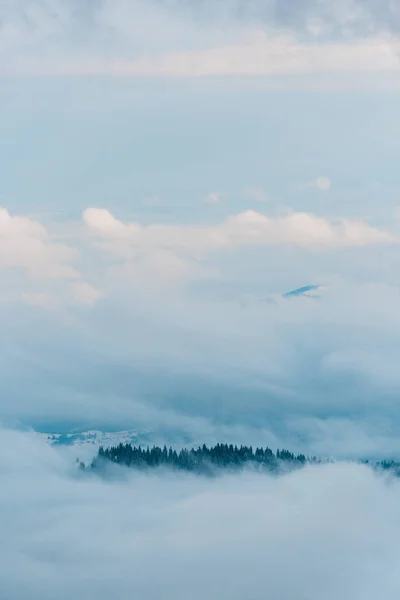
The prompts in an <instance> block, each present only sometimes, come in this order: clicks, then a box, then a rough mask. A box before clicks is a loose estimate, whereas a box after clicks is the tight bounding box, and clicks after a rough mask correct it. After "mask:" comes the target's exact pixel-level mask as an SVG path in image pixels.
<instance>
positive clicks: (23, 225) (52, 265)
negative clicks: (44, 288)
mask: <svg viewBox="0 0 400 600" xmlns="http://www.w3.org/2000/svg"><path fill="white" fill-rule="evenodd" d="M75 258H76V252H75V250H74V249H72V248H71V247H69V246H66V245H65V244H61V243H54V242H53V241H52V239H51V237H50V235H49V233H48V232H47V231H46V229H45V228H44V227H43V225H41V224H40V223H39V222H38V221H36V220H34V219H32V218H30V217H26V216H22V217H20V216H11V215H10V214H9V212H8V211H7V209H5V208H2V209H0V268H3V269H5V268H22V269H24V270H26V271H27V272H28V273H29V275H30V276H32V277H40V278H45V279H53V278H54V279H57V278H61V279H79V277H80V275H79V273H78V272H77V271H76V269H75V268H74V267H73V266H72V265H71V264H70V263H71V262H72V261H73V260H74V259H75Z"/></svg>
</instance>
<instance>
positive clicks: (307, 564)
mask: <svg viewBox="0 0 400 600" xmlns="http://www.w3.org/2000/svg"><path fill="white" fill-rule="evenodd" d="M0 438H1V439H0V442H1V443H0V452H1V471H0V485H1V489H2V500H1V504H2V510H1V514H0V523H1V531H2V540H3V543H2V550H1V561H0V564H1V566H0V594H1V596H2V597H3V598H7V600H25V599H28V598H32V599H33V598H41V599H43V600H45V599H47V598H49V599H50V598H54V597H57V598H60V600H63V599H64V598H65V599H67V598H71V597H85V598H91V597H96V598H99V599H103V598H104V599H106V598H110V597H115V598H118V599H120V600H124V599H125V598H126V599H127V598H132V597H134V596H140V597H141V598H143V599H147V598H148V599H154V598H163V599H166V600H169V599H171V600H172V599H175V600H180V599H181V598H182V600H183V599H186V598H188V597H190V598H193V599H194V600H197V599H199V600H202V599H204V598H205V597H207V598H210V599H214V598H215V599H216V600H217V599H220V598H221V597H230V598H233V599H236V598H237V599H238V600H239V599H242V598H252V599H254V600H257V599H260V600H261V599H262V598H265V596H266V595H268V596H271V597H274V598H277V599H279V600H292V599H293V598H307V599H310V600H314V599H315V600H317V599H321V598H324V599H327V600H330V599H332V600H337V598H343V599H344V600H350V599H351V600H358V599H360V600H369V599H371V600H373V599H375V598H376V597H382V598H385V600H390V599H391V598H393V599H394V598H395V597H397V590H398V585H399V577H398V564H399V558H400V556H399V551H398V544H397V540H398V536H399V533H400V530H399V528H400V520H399V499H400V487H399V483H398V481H397V480H390V479H386V478H384V477H383V476H379V475H377V474H375V473H373V472H372V471H371V470H370V469H369V468H367V467H365V466H360V465H356V464H345V463H343V464H336V465H325V466H314V467H308V468H305V469H304V470H301V471H299V472H295V473H291V474H287V475H284V476H281V477H277V478H275V477H270V476H267V475H255V474H249V473H243V474H240V475H233V476H230V475H228V476H222V477H219V478H216V479H212V480H210V479H207V478H203V477H198V476H197V477H196V476H193V477H192V476H183V475H182V476H181V475H177V474H172V473H162V472H160V473H155V474H152V475H143V474H141V475H138V474H135V473H131V472H129V471H126V472H124V471H121V474H120V476H119V477H117V478H115V477H114V478H113V479H112V480H104V479H101V478H98V477H88V476H81V475H80V474H79V472H78V471H77V470H75V467H74V465H72V464H71V463H70V461H69V460H66V459H65V457H63V455H61V454H58V453H57V452H56V451H55V450H54V449H52V448H50V447H48V446H46V445H45V444H43V443H41V442H40V441H38V440H37V439H35V438H34V437H33V436H32V435H31V434H21V433H16V432H13V431H6V430H2V431H1V434H0ZM22 574H23V576H21V575H22Z"/></svg>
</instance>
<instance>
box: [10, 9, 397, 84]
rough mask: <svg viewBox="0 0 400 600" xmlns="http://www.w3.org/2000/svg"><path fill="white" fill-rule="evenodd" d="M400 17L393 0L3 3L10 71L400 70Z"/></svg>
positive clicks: (156, 74)
mask: <svg viewBox="0 0 400 600" xmlns="http://www.w3.org/2000/svg"><path fill="white" fill-rule="evenodd" d="M399 20H400V17H399V11H398V8H397V6H394V4H393V3H392V2H390V1H389V0H386V1H384V2H382V3H380V4H379V8H378V5H377V4H376V3H375V2H372V1H371V2H365V1H364V0H363V1H361V0H360V1H359V2H357V1H354V0H343V1H342V2H334V1H332V0H326V1H323V2H321V1H317V0H315V1H311V0H310V1H308V2H298V3H295V2H293V1H292V0H290V1H289V0H288V1H287V2H276V1H270V2H268V1H267V2H259V1H258V0H256V1H253V2H249V3H244V2H243V3H242V2H237V1H234V2H230V1H227V0H225V1H224V2H221V3H217V4H216V3H211V2H208V1H207V2H202V3H197V2H183V3H176V2H143V1H141V0H135V1H134V2H127V1H126V0H117V1H115V2H111V1H110V0H107V1H106V2H91V3H89V4H88V5H85V8H82V6H81V5H78V4H77V3H75V2H65V0H47V2H44V3H43V2H37V1H36V0H35V1H34V2H30V3H27V2H26V0H19V1H18V2H17V3H15V2H5V3H3V4H2V7H1V9H0V21H1V24H2V25H1V30H2V36H1V43H0V53H1V54H2V56H3V57H4V59H5V60H4V62H2V69H1V74H2V75H5V74H8V75H9V74H29V75H33V74H36V75H119V76H135V77H142V76H146V77H160V76H162V77H209V76H226V75H235V76H270V75H295V74H297V75H298V74H306V73H312V74H317V73H324V72H326V73H338V72H340V73H346V72H350V73H354V72H367V73H373V72H382V73H385V72H388V73H392V74H394V73H398V71H399V64H398V59H397V56H398V50H399V41H398V39H397V34H398V30H399ZM149 31H151V32H152V34H151V35H148V33H147V32H149ZM11 57H12V58H13V61H12V63H11V62H8V59H11Z"/></svg>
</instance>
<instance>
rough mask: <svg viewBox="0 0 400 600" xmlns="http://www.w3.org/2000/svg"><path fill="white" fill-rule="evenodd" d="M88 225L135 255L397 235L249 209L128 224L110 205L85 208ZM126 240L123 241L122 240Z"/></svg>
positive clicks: (369, 240) (373, 240)
mask: <svg viewBox="0 0 400 600" xmlns="http://www.w3.org/2000/svg"><path fill="white" fill-rule="evenodd" d="M83 220H84V222H85V223H86V225H87V227H88V229H89V230H90V231H92V232H93V233H95V234H97V235H98V236H100V237H102V238H104V239H106V240H109V241H114V242H116V243H115V244H113V246H112V247H113V248H114V249H115V250H116V252H120V253H122V254H124V253H125V254H127V255H129V254H130V255H134V253H135V252H137V251H138V250H139V249H143V248H146V249H151V248H152V249H154V248H168V249H169V250H179V251H186V252H191V253H194V254H196V253H198V252H200V253H204V252H207V251H209V250H218V249H220V250H223V249H224V248H229V247H232V246H262V245H270V244H274V245H276V244H295V245H300V246H307V247H311V248H312V247H324V246H325V247H335V246H336V247H339V246H363V245H369V244H390V243H393V242H395V241H396V238H395V237H394V236H393V235H392V234H391V233H390V232H388V231H385V230H383V229H377V228H374V227H372V226H370V225H368V224H367V223H364V222H362V221H356V220H348V219H329V218H323V217H318V216H316V215H314V214H311V213H302V212H291V213H289V214H287V215H284V216H281V217H269V216H267V215H264V214H262V213H260V212H257V211H254V210H247V211H245V212H242V213H240V214H238V215H234V216H231V217H228V218H227V219H226V220H225V221H223V222H221V223H219V224H218V225H215V226H204V227H195V226H171V225H156V224H154V225H148V226H146V227H142V226H140V225H139V224H138V223H126V224H125V223H123V222H121V221H118V220H117V219H115V217H114V216H113V215H112V214H111V213H109V212H108V211H106V210H105V209H96V208H90V209H87V210H86V211H84V213H83ZM120 240H123V242H124V243H123V244H120V243H118V242H119V241H120Z"/></svg>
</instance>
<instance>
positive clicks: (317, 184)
mask: <svg viewBox="0 0 400 600" xmlns="http://www.w3.org/2000/svg"><path fill="white" fill-rule="evenodd" d="M331 185H332V182H331V180H330V179H329V178H328V177H317V178H316V179H315V180H314V181H311V182H310V183H309V184H308V186H307V187H310V188H316V189H317V190H320V191H321V192H327V191H328V190H329V188H330V187H331Z"/></svg>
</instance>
